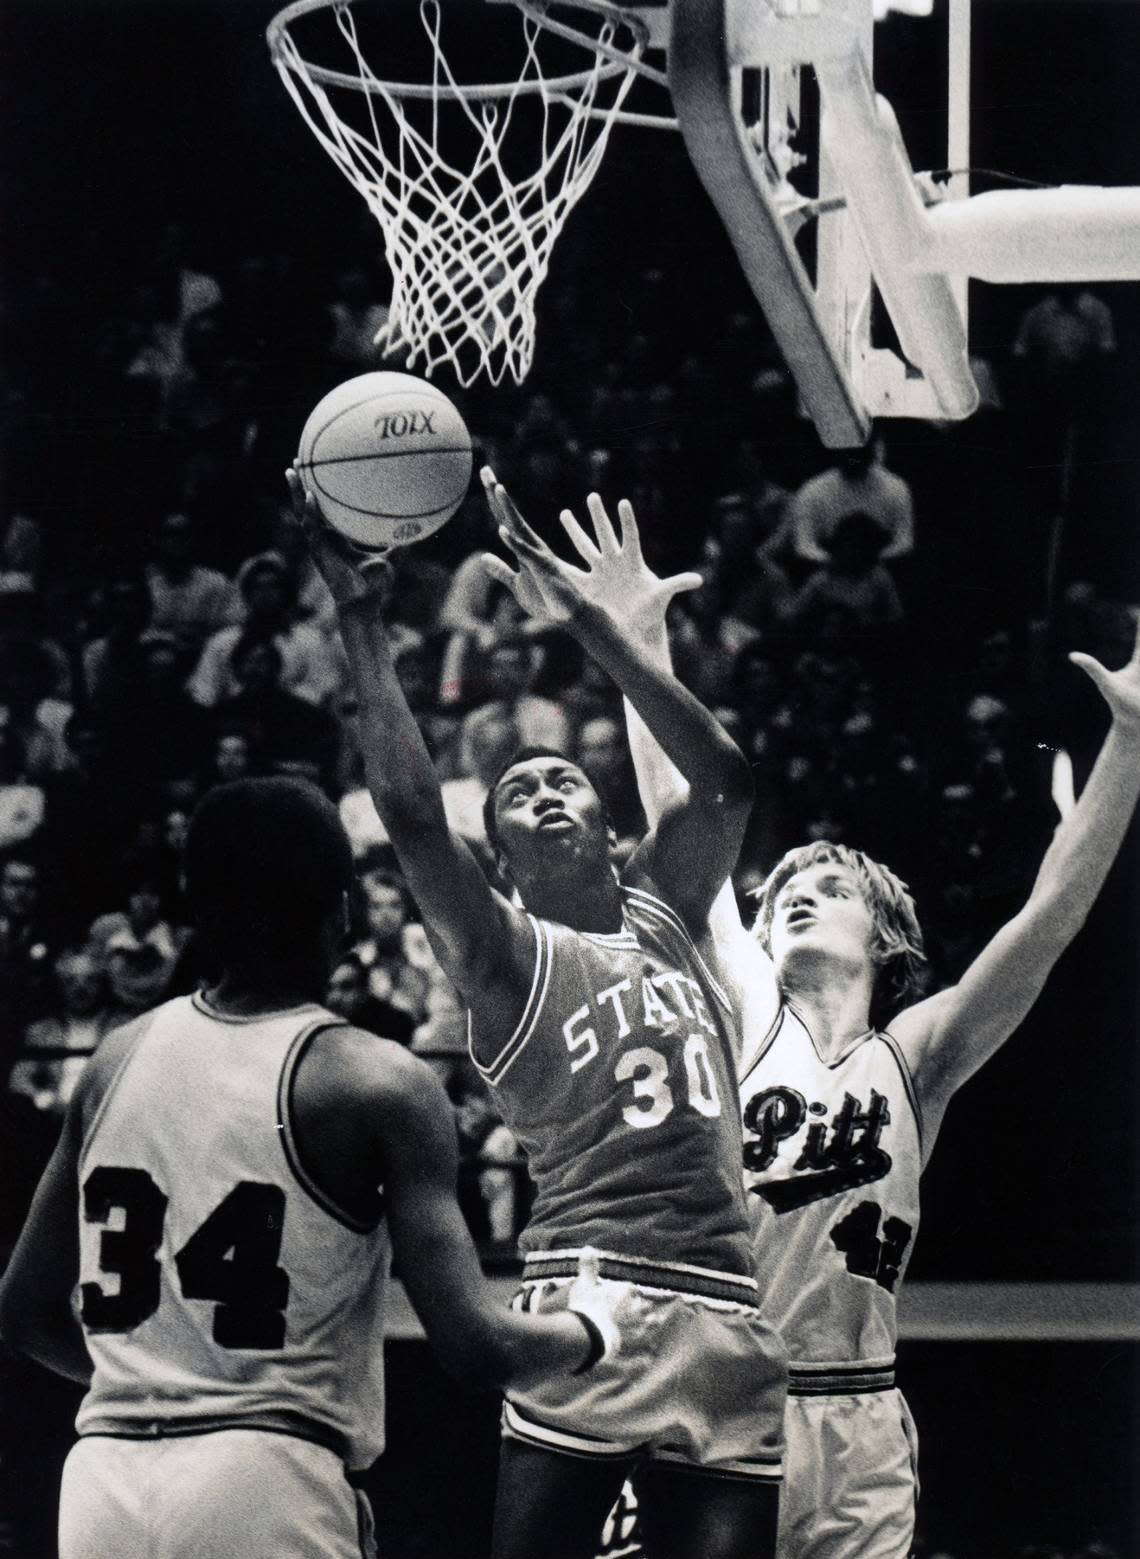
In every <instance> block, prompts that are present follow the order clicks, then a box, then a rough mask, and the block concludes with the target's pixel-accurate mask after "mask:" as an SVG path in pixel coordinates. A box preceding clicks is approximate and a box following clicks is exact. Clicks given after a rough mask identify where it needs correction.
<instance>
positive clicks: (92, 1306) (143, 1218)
mask: <svg viewBox="0 0 1140 1559" xmlns="http://www.w3.org/2000/svg"><path fill="white" fill-rule="evenodd" d="M116 1207H117V1208H120V1209H121V1210H122V1214H123V1218H122V1226H121V1228H118V1229H109V1228H105V1229H104V1230H103V1233H102V1234H101V1235H100V1236H99V1270H100V1272H103V1273H106V1274H108V1275H110V1276H117V1277H118V1280H119V1283H118V1289H117V1291H116V1292H113V1293H109V1292H108V1291H107V1290H106V1289H104V1288H103V1287H102V1285H101V1284H99V1283H84V1284H83V1285H82V1286H81V1288H80V1316H81V1318H82V1321H83V1324H84V1326H85V1327H86V1328H87V1329H88V1331H91V1332H129V1331H133V1329H134V1328H135V1327H136V1326H139V1325H140V1324H141V1323H142V1322H143V1321H145V1320H146V1319H147V1318H148V1316H151V1315H153V1314H154V1312H155V1311H156V1310H157V1309H158V1304H159V1300H160V1298H161V1295H162V1268H161V1265H160V1263H159V1260H158V1256H157V1252H158V1248H159V1246H160V1245H161V1243H162V1231H163V1225H164V1223H165V1221H166V1208H167V1198H166V1196H165V1194H164V1193H163V1192H162V1190H161V1189H160V1188H159V1187H158V1186H157V1185H156V1184H155V1182H154V1180H152V1178H151V1177H150V1175H149V1174H147V1172H146V1170H145V1169H135V1168H127V1167H125V1166H122V1165H115V1164H101V1165H100V1166H99V1167H98V1168H97V1169H94V1170H92V1172H91V1173H90V1175H88V1177H87V1179H86V1181H85V1182H84V1185H83V1217H84V1219H85V1220H86V1222H87V1223H96V1224H107V1223H109V1221H110V1217H111V1210H112V1208H116ZM284 1224H285V1192H284V1191H283V1190H282V1189H281V1187H280V1186H276V1185H263V1184H261V1183H259V1182H257V1181H253V1180H243V1181H241V1182H240V1183H239V1184H238V1185H235V1186H234V1188H233V1190H232V1191H229V1192H228V1193H227V1194H226V1195H225V1196H224V1197H223V1198H222V1200H221V1201H220V1202H219V1203H218V1205H217V1206H216V1207H215V1208H214V1210H213V1212H211V1213H210V1214H209V1216H208V1217H207V1218H206V1219H205V1220H204V1222H203V1223H201V1224H200V1225H199V1227H198V1228H197V1229H196V1230H195V1231H194V1233H193V1234H192V1235H191V1236H190V1238H189V1239H188V1240H187V1241H186V1243H185V1245H183V1247H182V1249H181V1250H180V1251H178V1252H177V1254H176V1255H175V1257H174V1268H175V1271H176V1273H177V1275H178V1284H179V1287H180V1289H181V1291H182V1296H183V1298H184V1299H205V1300H213V1301H214V1302H215V1306H216V1308H215V1310H214V1322H213V1337H214V1341H215V1342H216V1343H217V1344H218V1345H219V1347H222V1348H259V1349H260V1348H281V1347H283V1346H284V1343H285V1306H286V1305H287V1303H288V1301H289V1275H288V1273H287V1272H285V1270H284V1268H282V1267H279V1266H278V1265H277V1258H278V1256H279V1255H280V1252H281V1234H282V1230H283V1228H284Z"/></svg>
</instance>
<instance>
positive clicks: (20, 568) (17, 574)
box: [0, 514, 44, 595]
mask: <svg viewBox="0 0 1140 1559" xmlns="http://www.w3.org/2000/svg"><path fill="white" fill-rule="evenodd" d="M43 545H44V534H43V527H42V526H41V525H40V523H39V521H38V520H33V519H32V518H31V516H30V515H27V514H14V515H13V516H12V518H11V519H10V520H9V521H8V524H7V526H6V527H5V529H4V532H3V534H2V535H0V595H25V594H30V593H31V592H33V591H34V590H35V589H36V586H37V583H38V581H39V577H40V563H41V560H42V557H43Z"/></svg>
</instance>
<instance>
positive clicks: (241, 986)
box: [202, 969, 324, 1017]
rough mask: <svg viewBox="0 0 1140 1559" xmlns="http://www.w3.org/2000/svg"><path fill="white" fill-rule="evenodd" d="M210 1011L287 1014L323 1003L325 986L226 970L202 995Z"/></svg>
mask: <svg viewBox="0 0 1140 1559" xmlns="http://www.w3.org/2000/svg"><path fill="white" fill-rule="evenodd" d="M202 994H203V996H204V997H205V999H206V1001H207V1002H209V1004H210V1006H211V1007H215V1008H217V1010H218V1011H219V1012H224V1013H229V1014H231V1015H233V1016H234V1017H252V1016H253V1015H254V1014H256V1013H260V1012H285V1011H287V1010H288V1009H289V1008H290V1007H301V1006H304V1005H305V1004H306V1003H308V1002H316V1001H320V1000H321V997H322V995H323V994H324V990H323V986H321V985H319V984H318V982H317V981H315V980H313V979H306V978H305V977H304V976H302V975H298V976H297V977H295V978H282V977H281V975H280V974H269V973H266V974H264V975H262V974H259V973H257V972H256V971H246V970H238V969H231V970H227V971H226V972H225V973H224V974H222V975H221V976H220V978H219V979H217V980H216V981H215V982H214V983H213V984H212V985H208V986H206V987H205V988H204V990H203V992H202Z"/></svg>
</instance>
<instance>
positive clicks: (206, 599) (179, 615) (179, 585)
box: [145, 511, 243, 657]
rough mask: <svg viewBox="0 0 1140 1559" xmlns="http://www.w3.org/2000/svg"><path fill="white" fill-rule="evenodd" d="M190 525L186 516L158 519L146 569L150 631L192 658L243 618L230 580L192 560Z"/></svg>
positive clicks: (193, 537) (194, 539)
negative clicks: (171, 637)
mask: <svg viewBox="0 0 1140 1559" xmlns="http://www.w3.org/2000/svg"><path fill="white" fill-rule="evenodd" d="M196 545H197V537H196V533H195V527H194V522H193V521H192V520H191V518H190V516H189V515H187V514H182V513H179V512H178V511H173V512H171V513H169V514H164V515H163V516H162V517H161V518H160V519H159V520H158V522H157V524H156V525H155V529H154V542H153V555H152V558H151V561H150V562H149V563H148V564H147V566H146V573H145V578H146V584H147V589H148V590H149V591H150V600H151V617H150V620H151V625H152V627H155V628H160V629H164V630H166V631H167V632H168V633H173V634H176V635H177V636H178V639H179V640H180V642H181V643H182V644H183V645H184V646H185V648H186V649H187V650H190V651H193V653H194V655H195V657H196V656H197V655H198V653H199V652H200V650H201V648H202V645H203V644H204V643H205V641H206V639H208V638H209V636H210V635H211V634H212V633H217V632H218V631H219V630H220V629H222V628H226V627H229V626H230V625H231V624H232V623H236V622H238V621H239V620H240V618H241V617H242V615H243V612H242V603H241V597H240V595H239V594H238V591H237V588H236V586H235V585H234V582H233V581H232V580H231V579H227V578H226V576H225V574H222V573H219V571H218V570H217V569H215V568H207V567H206V566H205V565H204V564H203V563H202V562H201V561H200V560H199V559H198V558H197V557H196V555H195V554H196Z"/></svg>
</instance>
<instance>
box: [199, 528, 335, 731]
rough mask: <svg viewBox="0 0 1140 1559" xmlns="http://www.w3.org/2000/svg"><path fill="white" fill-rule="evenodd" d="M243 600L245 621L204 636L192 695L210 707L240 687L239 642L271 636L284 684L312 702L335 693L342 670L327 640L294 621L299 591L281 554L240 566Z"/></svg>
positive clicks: (259, 556)
mask: <svg viewBox="0 0 1140 1559" xmlns="http://www.w3.org/2000/svg"><path fill="white" fill-rule="evenodd" d="M237 582H238V588H239V589H240V591H241V595H242V599H243V601H244V602H245V617H244V620H243V621H242V622H241V623H237V624H234V625H233V626H232V627H229V628H222V629H219V631H218V632H217V633H215V634H212V635H211V636H210V638H208V639H207V640H206V643H205V645H204V646H203V649H202V654H201V657H200V659H199V661H198V664H197V666H196V667H195V669H194V672H193V675H192V676H191V678H190V682H189V689H190V694H191V696H192V697H193V698H194V699H195V700H196V702H198V703H199V704H202V705H204V706H205V707H206V708H207V709H212V708H214V706H215V705H217V704H219V703H221V702H222V700H223V699H226V698H233V697H234V696H235V695H236V694H237V693H239V692H240V691H241V687H240V684H239V683H238V680H237V677H236V674H235V672H234V668H233V651H234V647H235V645H236V644H237V643H238V641H239V640H240V639H241V638H242V637H243V635H244V636H246V637H248V638H256V637H261V638H269V639H272V640H273V642H274V643H275V644H276V646H277V648H278V650H279V651H280V654H281V686H282V687H283V688H284V689H285V691H286V692H288V693H293V694H295V695H296V696H297V697H298V698H303V699H306V700H307V701H308V702H309V703H311V704H323V703H325V702H326V701H327V700H328V699H329V698H331V697H332V696H333V694H334V693H335V692H336V691H337V689H338V687H339V685H340V682H341V668H340V666H339V665H338V664H337V662H336V659H335V657H334V655H333V653H332V651H331V650H330V648H329V644H328V641H327V639H326V638H325V637H324V635H323V634H321V633H320V632H318V630H317V629H316V628H314V627H312V626H311V625H310V624H309V623H305V622H298V621H297V619H296V594H295V591H294V588H293V582H292V578H291V576H290V573H289V566H288V564H287V563H286V561H285V559H284V558H283V557H282V556H281V554H280V553H279V552H261V553H258V554H257V555H256V556H254V557H251V558H247V559H246V560H245V562H244V563H243V564H242V566H241V568H240V569H239V570H238V576H237Z"/></svg>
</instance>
